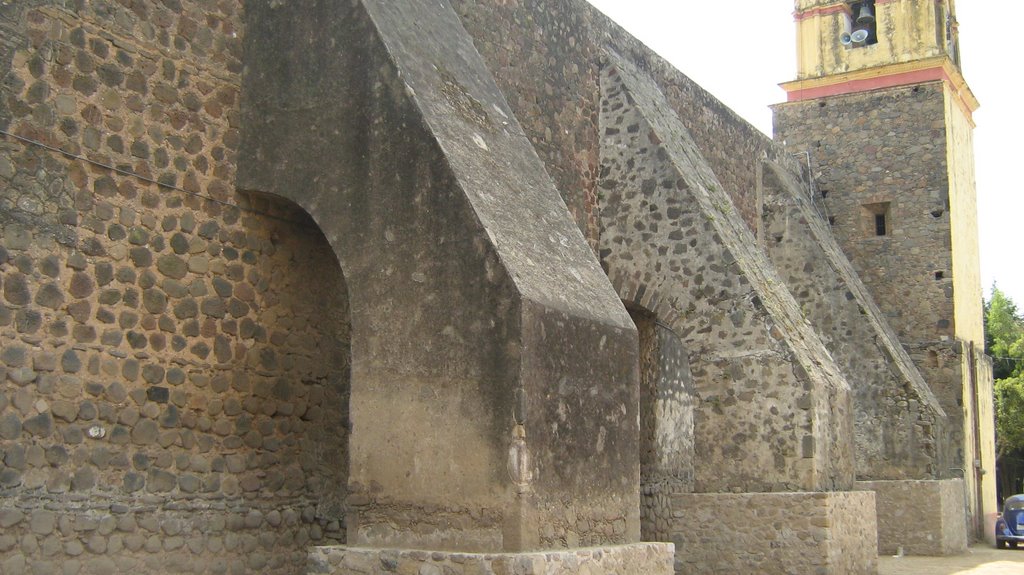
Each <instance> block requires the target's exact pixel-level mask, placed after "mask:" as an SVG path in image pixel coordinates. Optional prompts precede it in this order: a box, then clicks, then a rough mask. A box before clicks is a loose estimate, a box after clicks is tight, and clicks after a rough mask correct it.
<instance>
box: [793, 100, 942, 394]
mask: <svg viewBox="0 0 1024 575" xmlns="http://www.w3.org/2000/svg"><path fill="white" fill-rule="evenodd" d="M944 112H945V107H944V98H943V90H942V83H941V82H934V83H926V84H921V85H917V86H906V87H898V88H890V89H886V90H877V91H873V92H867V93H863V94H851V95H844V96H836V97H831V98H825V99H821V100H815V101H808V102H792V103H787V104H780V105H777V106H775V138H776V140H777V141H779V142H784V143H785V145H786V147H787V148H788V149H789V150H791V151H794V152H803V151H807V152H809V153H810V158H811V171H812V173H813V174H814V179H815V185H816V186H817V189H818V190H819V193H820V194H821V195H822V196H824V205H825V209H826V210H827V214H826V216H827V217H829V218H830V219H831V220H832V221H833V226H832V229H833V231H834V233H835V236H836V239H837V240H838V241H839V244H840V245H841V246H842V247H843V251H844V252H845V253H846V255H847V257H848V258H849V259H850V261H851V262H852V263H853V266H854V268H856V270H857V273H858V274H859V275H860V277H861V279H862V280H863V281H864V283H865V284H866V285H867V286H868V289H870V290H871V294H872V295H873V296H874V299H875V302H877V303H878V306H879V308H881V309H882V311H883V313H884V314H885V317H886V319H887V320H888V321H889V323H890V324H891V325H892V326H893V328H894V329H895V330H896V333H897V334H898V335H899V337H900V339H901V340H903V341H905V342H908V343H909V342H925V341H937V340H941V339H943V338H952V337H953V335H954V326H953V283H952V265H953V264H952V261H951V256H950V254H951V252H950V242H951V239H950V211H949V208H950V206H949V189H948V185H949V184H948V180H947V166H946V147H945V141H946V132H945V125H944V122H943V117H944ZM884 204H887V205H888V207H887V210H888V213H887V215H886V219H887V223H886V225H887V227H888V230H887V235H884V236H878V235H876V229H875V218H874V215H875V212H874V211H872V210H876V211H878V210H882V209H883V208H882V207H880V206H882V205H884ZM936 393H938V391H937V390H936Z"/></svg>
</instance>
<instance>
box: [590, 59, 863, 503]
mask: <svg viewBox="0 0 1024 575" xmlns="http://www.w3.org/2000/svg"><path fill="white" fill-rule="evenodd" d="M609 59H610V60H611V62H610V63H609V65H608V66H607V67H606V68H605V70H604V71H603V73H602V90H603V94H604V99H603V100H602V106H601V110H602V112H601V125H602V129H603V132H604V134H605V135H604V140H603V141H604V142H605V144H604V145H603V146H602V174H603V177H602V180H601V188H602V193H603V194H605V196H606V197H605V199H604V201H603V207H602V213H601V215H602V224H603V226H604V233H603V235H602V238H601V249H602V253H604V254H606V255H605V257H604V265H605V266H606V269H607V270H608V271H609V275H610V277H611V278H612V283H613V285H615V286H616V287H617V288H618V289H619V292H620V296H621V297H622V298H623V299H625V300H627V301H630V300H631V298H639V299H640V300H641V301H644V300H646V301H648V306H649V309H652V310H657V311H658V314H659V317H662V318H666V323H667V324H668V325H670V326H672V328H673V331H674V332H676V333H678V334H679V337H680V339H681V340H682V343H683V345H684V347H685V348H686V350H687V352H688V354H689V365H690V369H691V370H692V375H693V381H694V388H695V407H694V450H695V451H694V453H695V458H694V491H698V492H714V491H803V490H808V491H813V490H821V489H842V488H843V487H844V486H847V485H849V484H850V483H851V478H852V474H853V461H852V427H850V425H851V423H852V419H847V418H848V417H850V416H851V415H852V414H851V413H850V412H849V411H847V410H848V409H850V407H851V406H850V404H849V398H848V395H847V394H848V391H849V390H848V387H847V385H846V382H845V380H843V379H842V377H841V376H840V375H839V373H838V370H836V368H835V365H834V364H833V362H832V360H831V357H830V356H829V354H828V352H827V351H826V350H825V348H824V346H823V345H822V344H821V342H820V340H819V339H818V338H817V336H816V335H815V334H814V333H813V332H812V330H811V329H810V326H809V324H807V323H806V321H805V320H804V319H803V318H802V317H801V316H800V313H799V310H798V308H797V305H796V302H795V301H794V300H793V298H792V296H791V295H790V294H789V293H788V292H787V291H786V290H785V287H784V284H783V283H782V281H781V280H779V279H778V277H777V276H776V275H775V272H774V270H773V269H772V267H771V265H770V263H769V262H768V260H767V258H766V256H764V254H762V253H761V252H760V251H758V250H757V248H756V246H755V245H754V239H753V235H752V234H751V232H750V230H749V229H748V228H746V227H745V226H744V224H743V222H742V221H741V220H740V219H739V218H738V217H737V214H736V213H735V211H734V210H733V208H732V205H731V202H730V200H729V198H728V196H727V195H726V194H725V193H724V192H723V191H722V189H721V184H719V183H718V182H717V180H716V178H715V175H714V173H712V172H711V170H710V169H709V167H708V166H707V165H706V164H705V163H704V162H703V160H702V158H701V157H700V154H699V152H698V151H697V150H696V149H695V144H694V143H693V142H692V139H691V137H690V136H689V134H688V133H687V132H686V130H685V128H683V127H681V126H680V125H679V124H678V121H677V120H676V119H675V118H674V116H673V115H672V113H671V112H670V111H667V110H666V109H665V107H664V106H663V105H662V101H663V100H662V98H663V97H662V96H661V94H660V92H658V89H657V87H656V86H654V84H653V82H651V81H650V80H649V79H647V78H645V77H643V76H642V73H641V72H639V71H638V70H636V69H635V68H632V67H631V65H630V64H628V63H627V62H625V61H623V60H620V59H619V58H618V57H617V56H616V55H610V56H609ZM637 286H639V287H637ZM633 290H636V295H633ZM640 292H642V295H641V293H640ZM634 301H635V300H634ZM847 442H850V443H847ZM847 448H851V450H850V451H849V452H847V451H846V450H847ZM848 458H849V459H848ZM740 462H743V463H742V464H740Z"/></svg>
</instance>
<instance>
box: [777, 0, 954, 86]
mask: <svg viewBox="0 0 1024 575" xmlns="http://www.w3.org/2000/svg"><path fill="white" fill-rule="evenodd" d="M878 1H879V3H878V4H877V5H876V10H875V19H876V21H877V22H878V25H877V30H878V33H877V35H878V43H877V44H873V45H869V46H861V47H856V48H847V47H845V46H843V45H842V44H841V43H840V42H839V36H840V34H841V33H842V32H843V30H844V28H845V26H844V18H843V14H842V13H840V12H833V13H819V12H818V11H819V10H824V12H829V11H830V8H831V7H839V6H842V5H844V4H845V2H835V1H831V2H829V1H822V0H797V13H798V15H800V14H803V15H804V16H805V17H803V18H799V17H798V20H797V78H798V79H800V80H804V79H808V78H818V77H821V76H829V75H833V74H842V73H845V72H853V71H857V70H863V69H866V68H872V67H876V66H885V65H891V64H898V63H904V62H912V61H915V60H922V59H926V58H934V57H937V56H945V55H946V54H947V46H946V41H945V29H946V26H945V21H944V18H942V21H939V19H937V16H938V15H937V14H936V9H935V0H893V1H891V2H885V3H882V2H881V1H880V0H878Z"/></svg>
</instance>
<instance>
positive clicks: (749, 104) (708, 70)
mask: <svg viewBox="0 0 1024 575" xmlns="http://www.w3.org/2000/svg"><path fill="white" fill-rule="evenodd" d="M589 1H590V3H591V4H593V5H594V6H596V7H597V8H598V9H600V10H601V11H602V12H604V13H605V14H607V15H608V16H610V17H611V18H612V19H613V20H615V21H616V22H618V23H619V24H620V25H621V26H623V27H624V28H625V29H626V30H628V31H629V32H630V33H632V34H633V35H634V36H636V37H637V38H639V39H640V40H642V41H643V42H644V43H645V44H647V45H648V46H650V47H651V48H652V49H653V50H654V51H655V52H658V53H659V54H661V55H662V56H663V57H664V58H666V59H667V60H669V61H670V62H672V63H673V64H674V65H675V66H676V67H677V68H679V69H680V70H681V71H682V72H683V73H685V74H686V75H687V76H689V77H690V78H692V79H694V80H695V81H697V82H698V83H699V84H701V85H702V86H704V88H705V89H707V90H709V91H710V92H711V93H712V94H714V95H715V96H717V97H718V99H720V100H722V101H723V102H724V103H725V104H726V105H728V106H729V107H730V108H732V109H733V110H735V111H736V113H738V114H739V115H741V116H743V117H744V118H746V119H747V121H749V122H750V123H752V124H754V125H755V126H757V127H758V128H759V129H761V130H762V131H763V132H765V133H766V134H769V135H771V130H772V120H771V111H770V110H769V109H768V106H769V105H770V104H774V103H777V102H781V101H783V100H784V99H785V92H783V90H782V89H781V88H779V87H778V84H779V83H781V82H785V81H788V80H792V79H795V77H796V32H795V30H796V28H795V24H794V22H793V6H794V2H793V0H743V1H741V2H714V1H712V2H708V1H706V0H705V1H699V2H698V1H696V0H589ZM957 19H958V20H959V22H960V52H961V64H962V67H963V72H964V77H965V78H966V79H967V82H968V84H969V85H970V86H971V89H972V90H973V91H974V95H975V96H977V97H978V100H979V101H980V102H981V108H980V109H979V110H978V111H977V112H976V113H975V115H974V120H975V123H976V124H977V128H976V129H975V131H974V150H975V156H976V159H977V162H976V172H977V189H978V209H979V220H980V221H979V228H980V239H981V273H982V279H981V283H982V288H983V291H984V293H985V297H986V298H987V297H988V296H989V288H990V287H991V286H992V283H993V282H996V283H997V284H998V286H999V289H1000V290H1002V291H1003V292H1005V293H1007V294H1008V295H1009V296H1010V297H1011V298H1013V300H1014V301H1015V302H1016V303H1017V304H1018V306H1019V307H1020V308H1021V309H1024V249H1022V248H1024V241H1022V237H1024V193H1022V192H1024V185H1022V184H1021V182H1022V178H1021V177H1020V176H1019V175H1015V174H1017V171H1016V170H1015V169H1014V166H1015V165H1016V162H1021V163H1022V165H1021V166H1020V167H1021V168H1022V169H1024V157H1022V155H1021V152H1022V146H1021V145H1020V142H1021V140H1022V138H1024V97H1022V90H1021V89H1022V88H1024V80H1022V79H1021V78H1022V72H1021V69H1022V65H1024V62H1022V61H1021V60H1022V54H1024V50H1022V49H1021V46H1022V44H1024V38H1022V37H1024V2H1017V1H1011V0H960V1H959V2H957ZM730 22H731V24H729V23H730ZM1022 171H1024V170H1022Z"/></svg>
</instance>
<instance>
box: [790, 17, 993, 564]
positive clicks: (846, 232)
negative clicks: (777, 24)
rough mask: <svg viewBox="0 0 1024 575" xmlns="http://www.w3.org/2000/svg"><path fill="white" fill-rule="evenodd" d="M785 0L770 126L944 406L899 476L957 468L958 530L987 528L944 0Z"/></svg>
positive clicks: (871, 466)
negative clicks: (915, 469) (790, 66)
mask: <svg viewBox="0 0 1024 575" xmlns="http://www.w3.org/2000/svg"><path fill="white" fill-rule="evenodd" d="M795 7H796V11H795V19H796V31H797V38H796V40H797V47H798V50H797V53H798V64H797V78H796V79H795V80H793V81H790V82H786V83H784V84H782V87H783V88H784V89H785V90H786V92H787V100H788V101H787V102H785V103H782V104H777V105H776V106H774V107H773V109H774V112H775V139H776V141H778V142H780V143H784V145H785V146H786V148H787V149H788V151H790V152H792V153H794V154H797V153H799V154H801V155H803V154H804V153H806V154H807V157H808V160H809V162H810V164H811V166H810V167H811V169H810V173H812V174H814V177H815V182H814V185H815V186H816V188H817V189H819V190H828V197H827V199H823V200H822V201H823V202H824V203H825V207H826V210H827V213H828V215H829V216H830V217H829V220H830V223H832V224H833V225H832V226H831V230H832V232H833V233H834V235H835V238H836V240H837V241H838V243H839V244H840V246H841V247H842V249H843V251H844V252H845V254H846V256H847V257H848V258H849V259H850V260H851V262H852V263H853V265H854V267H855V268H856V269H857V271H858V272H859V274H860V276H861V278H862V279H863V280H864V283H865V284H866V287H867V288H868V290H869V291H870V292H871V295H872V296H873V298H874V300H875V302H877V304H878V306H879V308H880V309H881V311H882V313H883V315H884V316H885V317H886V319H887V321H888V323H889V324H890V325H891V327H892V328H893V330H894V332H895V334H896V335H897V336H898V337H899V340H900V343H901V344H902V345H903V347H904V348H905V349H907V351H908V352H909V353H910V356H911V357H912V358H913V359H914V363H915V364H916V367H917V369H918V370H919V371H920V372H921V374H922V375H923V376H924V380H925V381H927V382H928V384H929V385H930V387H931V388H932V391H933V392H934V394H935V396H937V397H938V398H939V399H940V402H941V403H942V408H943V410H944V411H945V413H946V416H947V418H948V419H947V420H946V422H945V425H946V426H947V428H948V431H945V432H943V433H942V434H940V435H939V436H937V437H936V444H937V445H938V452H939V456H938V457H939V461H938V462H937V464H936V465H935V468H934V472H933V473H930V474H929V475H930V477H913V478H911V477H906V478H905V479H926V480H934V481H943V480H950V479H954V478H956V479H958V478H961V477H962V478H963V480H964V482H965V486H964V489H963V491H962V493H964V494H965V495H964V497H965V498H966V500H967V501H966V507H967V508H968V509H969V510H970V515H971V523H970V525H971V528H972V530H973V533H972V536H975V537H981V536H983V535H984V534H986V533H987V534H991V533H992V532H993V531H992V529H990V526H989V525H988V522H991V521H994V518H995V512H996V494H995V480H994V475H995V474H994V470H995V454H994V448H993V443H992V442H993V437H994V430H993V423H992V416H991V414H992V379H991V368H990V367H989V366H990V363H988V361H987V358H986V357H984V354H983V353H982V351H981V350H983V349H984V336H983V326H982V308H981V304H982V293H981V285H980V279H979V278H980V265H979V259H978V234H977V210H976V191H975V183H974V181H975V180H974V152H973V144H972V137H973V136H972V134H973V129H974V120H973V113H974V111H975V110H976V109H977V108H978V101H977V100H976V99H975V97H974V95H973V93H972V92H971V90H970V88H969V87H968V85H967V82H966V81H965V79H964V76H963V74H962V72H961V69H960V61H959V45H958V39H957V21H956V7H955V1H954V0H888V1H885V2H881V1H878V2H876V1H874V0H863V1H857V2H846V3H843V2H823V1H821V0H795ZM950 366H953V368H952V369H949V368H950ZM889 471H891V470H889ZM883 474H884V473H883V472H882V471H881V470H880V468H879V467H878V466H877V465H875V463H874V462H872V461H871V460H866V461H860V460H858V469H857V475H858V477H863V478H874V479H892V478H891V477H881V475H883ZM882 512H883V510H882V506H879V523H880V524H882V523H883V522H884V521H885V519H884V518H883V517H882ZM880 536H881V533H880ZM880 544H881V541H880Z"/></svg>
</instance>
